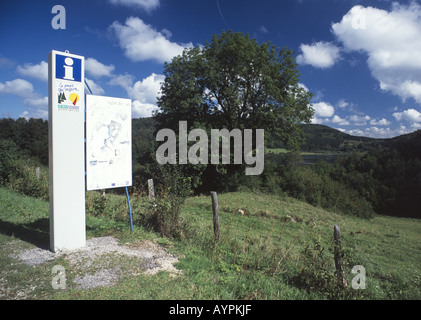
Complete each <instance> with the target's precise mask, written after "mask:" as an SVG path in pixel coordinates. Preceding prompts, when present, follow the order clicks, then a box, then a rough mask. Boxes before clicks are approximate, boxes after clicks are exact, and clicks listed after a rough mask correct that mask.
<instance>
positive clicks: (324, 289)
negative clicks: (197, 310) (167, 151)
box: [0, 188, 421, 300]
mask: <svg viewBox="0 0 421 320" xmlns="http://www.w3.org/2000/svg"><path fill="white" fill-rule="evenodd" d="M0 199H1V201H0V299H19V298H20V299H158V300H161V299H165V300H173V299H174V300H186V299H197V300H202V299H203V300H208V299H212V300H218V299H241V300H242V299H256V300H278V299H281V300H284V299H299V300H308V299H311V300H319V299H322V300H324V299H358V300H359V299H367V300H388V299H398V300H401V299H402V300H406V299H408V300H412V299H416V300H418V299H420V298H421V292H420V288H421V280H420V276H421V264H420V262H421V246H420V243H421V242H420V240H421V222H420V221H419V220H417V219H409V218H395V217H386V216H379V215H375V216H374V217H373V218H372V219H370V220H366V219H362V218H358V217H354V216H346V215H343V214H338V213H335V212H329V211H326V210H324V209H322V208H318V207H313V206H311V205H309V204H306V203H304V202H301V201H298V200H296V199H293V198H289V197H286V196H274V195H268V194H264V193H250V192H236V193H226V194H219V195H218V200H219V219H220V232H221V237H220V240H219V242H216V241H215V240H214V235H213V222H212V204H211V198H210V196H207V195H202V196H195V197H189V198H187V200H186V202H185V204H184V205H183V207H182V209H181V213H180V218H179V220H180V222H179V227H178V232H177V235H176V236H174V237H171V238H167V237H163V236H162V235H160V234H158V233H156V232H155V231H154V230H153V229H152V228H150V227H149V226H148V225H147V224H144V223H142V221H144V219H143V218H142V217H143V216H144V214H145V212H146V211H147V208H148V206H149V205H150V203H149V201H148V199H147V198H146V197H142V196H140V195H132V197H131V202H132V209H133V219H134V222H135V223H134V229H133V232H130V223H129V216H128V211H127V204H126V201H125V197H123V196H119V195H112V194H107V196H106V199H105V200H99V199H101V198H100V196H99V193H97V192H88V193H87V199H86V205H87V217H86V228H87V237H88V238H92V237H100V236H106V235H107V236H108V235H112V236H114V237H116V238H118V239H119V240H120V241H121V242H122V243H136V242H139V241H140V242H141V241H145V240H150V241H153V242H155V243H157V244H159V245H161V246H163V247H165V248H167V250H169V251H170V252H171V253H175V254H176V255H177V256H178V257H179V262H178V263H176V267H177V268H178V269H181V270H182V271H183V272H182V273H181V274H179V275H177V276H173V275H171V274H169V273H167V272H160V273H158V274H156V275H146V274H142V273H139V274H137V275H134V276H133V275H132V276H127V277H123V278H121V279H120V280H119V281H118V282H117V283H116V284H114V285H112V286H105V287H97V288H93V289H80V288H78V287H77V286H76V284H75V283H73V281H72V280H73V279H74V278H75V276H76V274H75V273H76V271H75V270H72V266H71V265H70V264H69V263H68V262H67V261H66V259H64V258H59V259H58V260H57V261H56V260H54V261H49V262H45V263H42V264H39V265H36V266H29V265H26V264H24V263H22V261H19V260H18V259H17V258H16V257H14V255H13V253H16V252H19V251H22V250H24V249H30V248H36V247H43V246H47V247H48V241H49V235H48V232H49V229H48V228H49V224H48V218H49V204H48V202H47V201H45V200H41V199H36V198H30V197H27V196H22V195H21V194H18V193H15V192H13V191H11V190H8V189H4V188H1V189H0ZM335 224H336V225H338V226H339V227H340V229H341V244H342V254H343V263H344V271H345V277H346V280H347V283H348V286H347V287H343V286H342V285H341V284H339V283H338V280H337V275H336V273H335V264H334V254H333V248H334V243H333V225H335ZM57 264H60V265H63V266H64V268H65V270H66V280H67V282H66V289H65V290H55V289H53V288H52V285H51V281H52V276H53V275H52V272H51V270H52V267H53V266H54V265H57ZM357 265H358V266H363V267H364V269H365V272H366V274H365V276H366V278H365V289H353V286H352V283H353V279H354V277H356V276H360V275H361V274H360V273H352V268H353V267H354V266H357ZM358 279H360V278H358ZM356 283H357V284H361V282H360V280H358V281H356Z"/></svg>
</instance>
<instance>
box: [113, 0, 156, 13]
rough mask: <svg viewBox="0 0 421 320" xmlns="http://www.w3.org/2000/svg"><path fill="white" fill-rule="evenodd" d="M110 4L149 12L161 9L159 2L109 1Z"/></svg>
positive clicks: (149, 0) (144, 0)
mask: <svg viewBox="0 0 421 320" xmlns="http://www.w3.org/2000/svg"><path fill="white" fill-rule="evenodd" d="M109 2H110V3H112V4H115V5H123V6H126V7H130V8H138V9H143V10H146V11H148V12H150V11H152V10H153V9H156V8H158V7H159V0H109Z"/></svg>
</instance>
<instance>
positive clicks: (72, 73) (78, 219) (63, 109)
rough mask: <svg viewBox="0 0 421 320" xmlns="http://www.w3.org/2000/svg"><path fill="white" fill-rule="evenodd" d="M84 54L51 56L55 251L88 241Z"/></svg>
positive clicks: (52, 231) (52, 232) (52, 237)
mask: <svg viewBox="0 0 421 320" xmlns="http://www.w3.org/2000/svg"><path fill="white" fill-rule="evenodd" d="M84 73H85V71H84V57H82V56H77V55H74V54H69V53H68V52H59V51H52V52H51V53H50V54H49V56H48V76H49V77H48V79H49V80H48V88H49V96H48V98H49V99H48V126H49V170H50V249H51V250H52V251H53V252H56V251H59V250H63V249H76V248H80V247H84V246H85V245H86V229H85V144H84V138H85V137H84V133H85V127H84V118H85V99H84V95H85V93H84V89H85V87H84Z"/></svg>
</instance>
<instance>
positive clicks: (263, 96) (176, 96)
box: [156, 31, 313, 147]
mask: <svg viewBox="0 0 421 320" xmlns="http://www.w3.org/2000/svg"><path fill="white" fill-rule="evenodd" d="M164 73H165V81H164V83H163V84H162V87H161V93H162V95H161V97H160V98H159V100H158V106H159V111H158V112H157V113H156V118H157V120H158V124H159V126H160V127H161V128H163V127H165V128H170V129H173V130H176V129H177V128H178V122H179V121H181V120H185V121H187V122H188V125H189V128H191V126H198V125H199V126H201V127H202V128H203V127H205V128H208V129H209V128H214V129H222V128H226V129H228V130H232V129H234V128H238V129H265V130H266V131H265V135H266V136H267V134H268V133H269V134H270V135H272V136H274V137H277V138H279V139H281V140H282V141H283V142H285V143H286V145H288V146H290V147H296V146H297V145H298V142H299V141H300V132H301V129H300V126H299V124H300V123H303V122H305V123H308V122H309V121H310V119H311V117H312V115H313V109H312V108H311V107H310V99H311V97H312V94H311V93H310V92H308V91H307V90H305V89H303V87H302V86H300V85H299V72H298V70H297V64H296V62H295V58H294V53H293V52H292V51H291V50H290V49H287V48H277V47H276V46H274V45H272V44H271V43H269V42H264V43H261V44H259V43H258V42H257V40H256V39H252V38H250V36H249V35H244V34H242V33H234V32H231V31H228V32H223V33H222V34H220V35H215V36H213V38H212V41H210V42H207V43H206V44H205V45H204V46H203V47H198V46H197V47H194V48H191V49H186V50H185V51H184V52H183V54H182V55H180V56H177V57H175V58H173V60H172V61H171V62H170V63H166V64H165V72H164Z"/></svg>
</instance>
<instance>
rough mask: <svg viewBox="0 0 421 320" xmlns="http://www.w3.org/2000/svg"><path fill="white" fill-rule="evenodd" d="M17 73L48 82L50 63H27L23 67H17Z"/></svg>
mask: <svg viewBox="0 0 421 320" xmlns="http://www.w3.org/2000/svg"><path fill="white" fill-rule="evenodd" d="M16 71H17V72H18V73H19V74H20V75H22V76H27V77H31V78H36V79H39V80H43V81H48V63H47V62H46V61H41V62H40V63H39V64H30V63H25V64H24V65H23V66H17V68H16Z"/></svg>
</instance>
